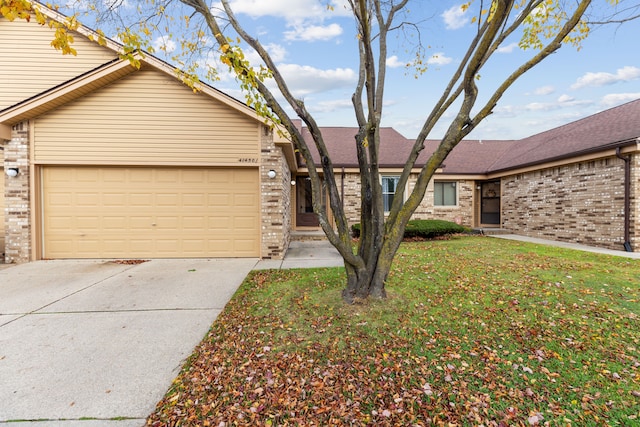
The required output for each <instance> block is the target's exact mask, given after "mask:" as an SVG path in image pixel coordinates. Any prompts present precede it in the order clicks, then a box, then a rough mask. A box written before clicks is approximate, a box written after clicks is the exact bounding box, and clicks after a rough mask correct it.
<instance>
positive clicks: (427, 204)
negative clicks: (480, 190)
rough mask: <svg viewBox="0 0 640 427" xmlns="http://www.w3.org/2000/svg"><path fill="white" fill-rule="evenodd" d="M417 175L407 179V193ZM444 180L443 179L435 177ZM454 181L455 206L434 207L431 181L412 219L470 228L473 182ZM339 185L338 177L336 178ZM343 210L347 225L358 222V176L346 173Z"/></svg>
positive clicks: (471, 221) (471, 223) (471, 222)
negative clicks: (439, 221) (440, 220)
mask: <svg viewBox="0 0 640 427" xmlns="http://www.w3.org/2000/svg"><path fill="white" fill-rule="evenodd" d="M417 177H418V175H417V174H412V175H411V176H410V177H409V183H408V191H411V190H413V187H414V186H415V183H416V180H417ZM437 179H438V180H446V178H445V177H437ZM452 181H456V183H457V190H458V204H457V206H434V202H433V180H432V181H431V182H430V183H429V186H428V187H427V192H426V193H425V196H424V199H423V200H422V203H421V204H420V206H418V209H416V211H415V212H414V214H413V216H412V218H414V219H444V220H447V221H453V222H457V223H459V224H462V225H465V226H467V227H471V226H472V225H473V192H474V181H457V180H452ZM338 185H340V177H338ZM344 208H345V213H346V215H347V220H348V221H349V224H355V223H358V222H360V178H359V175H358V174H355V173H346V174H345V180H344Z"/></svg>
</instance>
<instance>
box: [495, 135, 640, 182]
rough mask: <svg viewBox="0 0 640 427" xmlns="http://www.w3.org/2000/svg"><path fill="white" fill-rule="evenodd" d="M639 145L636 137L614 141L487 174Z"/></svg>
mask: <svg viewBox="0 0 640 427" xmlns="http://www.w3.org/2000/svg"><path fill="white" fill-rule="evenodd" d="M639 143H640V136H636V137H633V138H629V139H625V140H622V141H616V142H612V143H609V144H606V145H600V146H598V147H594V148H589V149H586V150H580V151H575V152H572V153H568V154H563V155H560V156H555V157H548V158H545V159H542V160H536V161H533V162H527V163H522V164H517V165H513V166H508V167H504V168H498V169H489V170H488V171H487V174H500V173H504V172H508V171H513V170H518V169H524V168H530V167H532V166H537V165H544V164H546V163H553V162H559V161H562V160H569V159H571V158H574V157H580V156H585V155H589V154H595V153H599V152H604V151H608V150H611V149H615V148H618V147H628V146H631V145H637V144H639Z"/></svg>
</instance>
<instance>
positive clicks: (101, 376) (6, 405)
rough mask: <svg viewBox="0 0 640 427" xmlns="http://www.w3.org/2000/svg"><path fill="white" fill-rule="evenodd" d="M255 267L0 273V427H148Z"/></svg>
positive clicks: (59, 265) (161, 265)
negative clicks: (186, 363) (182, 369)
mask: <svg viewBox="0 0 640 427" xmlns="http://www.w3.org/2000/svg"><path fill="white" fill-rule="evenodd" d="M257 261H258V260H257V259H228V260H220V259H211V260H206V259H202V260H198V259H196V260H151V261H148V262H145V263H142V264H137V265H129V264H119V263H115V262H110V261H95V260H91V261H75V260H74V261H38V262H33V263H29V264H23V265H18V266H11V267H8V268H2V269H0V425H1V424H3V423H7V422H11V421H21V422H18V423H16V424H13V423H9V424H10V425H15V426H16V427H27V426H37V427H53V426H64V427H76V426H82V427H97V426H111V425H113V426H118V427H121V426H126V427H128V426H142V425H143V424H144V421H145V418H146V417H147V415H149V414H150V413H151V412H152V411H153V409H154V407H155V405H156V403H157V402H158V401H159V400H160V399H161V398H162V396H163V395H164V393H165V392H166V390H167V389H168V388H169V386H170V385H171V382H172V380H173V379H174V378H175V376H176V374H177V373H178V371H179V369H180V367H181V366H182V364H183V362H184V359H185V358H186V357H188V356H189V355H190V354H191V352H192V350H193V348H194V347H195V346H196V345H197V344H198V342H199V341H200V340H201V339H202V337H203V336H204V335H205V334H206V332H207V330H208V328H209V326H210V325H211V323H212V322H213V321H214V319H215V318H216V316H217V315H218V314H219V313H220V311H221V310H222V308H223V307H224V305H225V304H226V303H227V302H228V301H229V299H230V298H231V296H232V295H233V293H234V292H235V291H236V289H237V287H238V286H239V285H240V283H241V282H242V280H243V279H244V278H245V276H246V275H247V274H248V273H249V271H250V270H251V269H252V268H253V267H254V266H256V263H257Z"/></svg>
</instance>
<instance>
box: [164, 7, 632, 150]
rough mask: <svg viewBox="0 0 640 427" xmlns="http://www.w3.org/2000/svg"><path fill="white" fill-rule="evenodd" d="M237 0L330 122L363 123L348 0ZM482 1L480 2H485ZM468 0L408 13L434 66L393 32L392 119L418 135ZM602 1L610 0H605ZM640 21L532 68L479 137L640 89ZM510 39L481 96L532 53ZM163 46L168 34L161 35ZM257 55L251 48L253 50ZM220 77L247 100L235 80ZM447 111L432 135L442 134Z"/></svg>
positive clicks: (627, 97) (468, 28)
mask: <svg viewBox="0 0 640 427" xmlns="http://www.w3.org/2000/svg"><path fill="white" fill-rule="evenodd" d="M329 1H330V2H331V3H332V4H333V6H334V9H333V11H330V10H327V8H326V3H327V1H326V0H325V1H321V0H268V1H265V0H232V2H231V3H232V6H233V8H234V10H235V11H236V14H237V16H238V17H239V18H240V19H241V20H242V21H243V22H244V24H245V26H246V27H247V29H248V30H249V32H251V33H252V34H254V35H257V36H258V38H259V39H260V41H261V42H262V43H263V45H265V46H266V47H267V49H268V50H269V52H270V53H271V54H272V55H273V57H274V58H275V60H276V63H277V64H278V65H279V67H280V69H281V71H282V73H283V74H284V75H285V77H286V78H287V79H288V81H289V83H290V86H291V88H292V89H293V91H294V93H295V94H297V95H298V96H300V97H301V98H303V99H304V100H305V103H306V105H307V107H308V109H309V110H310V111H311V112H312V113H314V115H315V117H316V119H317V121H318V122H319V124H320V125H322V126H354V124H355V119H354V115H353V110H352V107H351V103H350V98H351V94H352V93H353V90H354V86H355V82H356V78H357V66H358V65H357V58H358V54H357V46H356V44H355V36H354V25H353V19H352V18H351V17H350V14H349V13H348V11H347V10H346V9H345V7H344V5H343V4H342V2H343V0H329ZM476 3H477V2H476ZM460 4H461V2H458V1H423V0H415V1H413V3H412V4H411V8H410V9H411V14H410V15H408V16H406V20H411V21H413V22H417V21H419V20H420V21H423V22H421V23H420V24H419V26H420V38H421V41H422V44H423V45H424V46H426V47H427V50H426V53H427V57H428V58H429V69H428V70H427V72H426V73H424V74H422V75H421V76H419V77H418V78H416V77H415V72H414V71H413V70H412V69H407V68H406V67H404V64H406V63H407V62H409V61H411V60H412V58H413V54H414V52H415V50H414V49H415V46H416V33H415V32H414V33H406V34H402V33H397V36H396V35H392V36H391V38H390V46H389V55H388V65H389V70H388V74H387V80H388V81H387V92H386V103H385V111H384V119H383V125H384V126H392V127H394V128H395V129H397V130H398V131H400V132H401V133H402V134H403V135H405V136H406V137H415V136H416V135H417V133H418V130H419V129H420V127H421V126H422V123H423V121H424V118H425V117H426V116H427V115H428V114H429V112H430V110H431V106H432V105H433V103H434V102H435V100H437V99H438V97H439V96H440V94H441V92H442V88H443V87H444V85H445V84H446V82H447V81H448V79H449V77H450V75H451V74H452V73H453V71H454V70H455V68H456V66H457V65H458V64H459V61H460V58H461V57H462V55H463V53H464V50H465V49H466V47H467V46H468V43H469V40H470V39H471V37H473V35H474V27H473V24H472V23H471V21H470V18H471V16H470V13H469V12H468V13H463V12H462V11H461V10H460ZM596 4H599V6H600V7H602V6H603V5H604V0H596ZM638 40H640V21H639V22H631V23H627V24H625V25H622V26H618V25H610V26H606V27H600V28H598V29H597V30H596V31H594V32H593V33H592V34H591V35H590V37H589V38H588V39H587V40H586V41H584V42H583V44H582V48H581V50H580V51H577V50H576V49H575V48H574V47H573V46H565V47H563V48H562V49H561V50H560V51H559V52H557V53H555V54H553V55H552V56H551V57H549V58H547V59H546V60H545V61H544V62H543V63H542V64H540V65H538V66H537V67H536V68H534V69H533V70H531V71H529V72H528V73H527V74H525V75H524V76H523V77H522V78H521V79H520V80H519V81H518V82H516V84H515V85H514V86H513V87H512V88H511V89H510V90H509V91H508V92H507V94H506V95H505V96H504V97H503V98H502V100H501V101H500V103H499V104H498V107H497V108H496V109H495V110H494V114H492V115H491V116H490V117H489V118H487V119H486V120H485V122H484V123H483V124H481V125H480V126H479V127H478V128H477V129H476V130H475V131H474V132H473V133H472V134H471V135H470V136H469V138H479V139H512V138H522V137H525V136H528V135H532V134H535V133H538V132H541V131H544V130H547V129H550V128H553V127H556V126H560V125H562V124H564V123H568V122H571V121H574V120H577V119H580V118H582V117H585V116H588V115H591V114H594V113H597V112H599V111H602V110H605V109H608V108H611V107H614V106H616V105H620V104H622V103H625V102H628V101H631V100H634V99H637V98H640V54H639V53H638V52H640V50H639V49H638V47H637V43H638ZM517 41H518V40H517V38H514V39H512V40H507V41H506V43H505V46H504V47H503V49H502V51H501V52H500V53H497V54H496V55H495V57H494V59H493V62H492V63H491V64H490V65H489V66H487V68H486V69H485V70H484V71H483V72H482V73H481V78H480V80H479V81H478V84H479V86H480V95H481V98H482V96H483V94H484V95H485V96H488V95H489V94H490V93H492V92H493V90H492V89H493V88H494V87H495V85H496V84H497V83H498V82H499V81H500V78H501V77H504V75H505V72H510V71H512V70H513V69H515V67H517V66H518V65H520V63H522V62H523V60H524V59H525V58H526V57H527V55H530V52H523V51H522V50H520V49H519V48H518V47H517V46H516V43H517ZM156 42H157V45H158V46H159V45H160V44H162V43H161V40H160V39H158V40H156ZM248 54H249V56H250V57H252V55H251V52H249V53H248ZM221 77H222V79H221V80H220V81H217V82H213V85H214V86H215V87H217V88H219V89H221V90H223V91H225V92H228V93H229V94H231V95H233V96H235V97H237V98H239V99H243V97H242V95H241V94H240V92H239V91H238V90H237V88H236V85H235V84H234V82H233V79H232V78H231V77H230V76H228V75H226V74H225V73H222V74H221ZM447 124H448V122H447V120H446V119H445V120H443V122H442V124H440V125H439V126H438V127H436V129H435V130H434V132H433V133H432V134H431V135H430V138H437V137H439V136H441V135H442V133H443V131H444V129H445V126H446V125H447Z"/></svg>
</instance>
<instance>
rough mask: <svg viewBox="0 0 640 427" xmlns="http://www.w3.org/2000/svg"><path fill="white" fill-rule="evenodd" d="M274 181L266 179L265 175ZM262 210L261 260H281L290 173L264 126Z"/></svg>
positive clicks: (287, 228) (286, 232)
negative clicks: (273, 174)
mask: <svg viewBox="0 0 640 427" xmlns="http://www.w3.org/2000/svg"><path fill="white" fill-rule="evenodd" d="M271 170H273V171H275V173H276V176H275V178H269V175H268V174H269V171H271ZM260 182H261V188H260V190H261V195H260V197H261V209H262V212H261V213H262V224H261V227H260V228H261V231H262V257H263V258H271V259H282V258H283V257H284V254H285V252H286V250H287V248H288V247H289V241H290V230H291V171H290V170H289V166H288V164H287V161H286V158H285V156H284V153H283V152H282V149H281V148H280V147H277V146H276V145H275V143H274V142H273V131H272V130H271V129H270V128H268V127H266V126H264V127H263V130H262V141H261V152H260Z"/></svg>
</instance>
